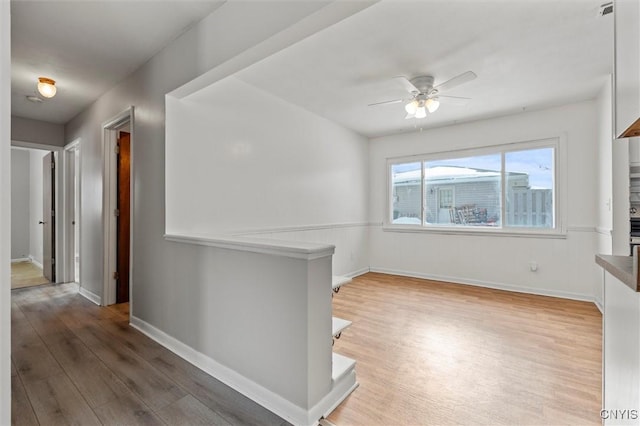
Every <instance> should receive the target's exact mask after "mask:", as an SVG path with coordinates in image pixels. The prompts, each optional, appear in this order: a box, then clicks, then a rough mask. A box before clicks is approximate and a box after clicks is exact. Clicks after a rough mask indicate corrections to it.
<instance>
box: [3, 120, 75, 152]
mask: <svg viewBox="0 0 640 426" xmlns="http://www.w3.org/2000/svg"><path fill="white" fill-rule="evenodd" d="M11 140H14V141H20V142H30V143H38V144H44V145H53V146H64V125H62V124H57V123H49V122H46V121H41V120H33V119H30V118H23V117H16V116H12V117H11Z"/></svg>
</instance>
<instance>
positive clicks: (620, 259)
mask: <svg viewBox="0 0 640 426" xmlns="http://www.w3.org/2000/svg"><path fill="white" fill-rule="evenodd" d="M596 263H597V264H598V265H600V266H602V267H603V268H604V270H605V271H607V272H609V273H610V274H611V275H613V276H614V277H616V278H617V279H619V280H620V281H622V282H623V283H624V284H625V285H626V286H627V287H629V288H630V289H631V290H633V291H635V292H638V291H639V290H638V274H637V271H638V267H637V264H638V262H637V256H612V255H608V254H596Z"/></svg>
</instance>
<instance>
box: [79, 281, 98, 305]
mask: <svg viewBox="0 0 640 426" xmlns="http://www.w3.org/2000/svg"><path fill="white" fill-rule="evenodd" d="M78 292H79V293H80V295H81V296H83V297H84V298H85V299H88V300H89V301H91V302H93V303H95V304H96V305H98V306H101V305H102V298H101V297H100V296H98V295H97V294H95V293H94V292H92V291H89V290H87V289H86V288H84V287H82V286H80V289H79V291H78Z"/></svg>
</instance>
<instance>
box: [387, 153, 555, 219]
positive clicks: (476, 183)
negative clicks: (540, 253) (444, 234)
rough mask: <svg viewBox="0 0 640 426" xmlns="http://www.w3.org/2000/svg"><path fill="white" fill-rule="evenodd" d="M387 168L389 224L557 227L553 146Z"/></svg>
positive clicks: (401, 163) (431, 158) (426, 158)
mask: <svg viewBox="0 0 640 426" xmlns="http://www.w3.org/2000/svg"><path fill="white" fill-rule="evenodd" d="M529 146H530V144H515V145H508V146H505V147H498V148H493V149H492V151H493V152H491V153H482V154H480V155H464V156H463V155H460V156H458V157H453V156H451V155H452V154H451V153H449V154H448V158H440V157H438V156H424V157H423V158H422V159H421V160H420V161H415V160H412V161H409V162H406V161H402V160H399V161H397V162H392V163H391V164H390V182H391V192H390V193H391V200H390V203H389V204H390V207H391V208H390V210H391V211H390V221H391V224H392V225H417V226H420V225H422V226H425V227H442V226H453V227H470V226H473V227H486V228H511V227H514V228H519V229H521V228H542V229H553V228H555V209H554V205H555V203H554V197H555V192H556V191H555V169H556V168H555V157H556V147H555V146H554V145H550V146H549V145H548V146H541V147H535V148H533V149H529V148H528V147H529Z"/></svg>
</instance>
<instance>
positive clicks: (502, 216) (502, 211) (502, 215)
mask: <svg viewBox="0 0 640 426" xmlns="http://www.w3.org/2000/svg"><path fill="white" fill-rule="evenodd" d="M500 163H501V165H500V188H501V190H500V195H501V197H500V198H501V200H500V224H501V226H500V227H501V228H506V223H507V221H506V218H507V216H506V214H507V206H506V205H507V188H506V186H507V185H506V184H505V182H506V179H505V159H504V151H502V152H500Z"/></svg>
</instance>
